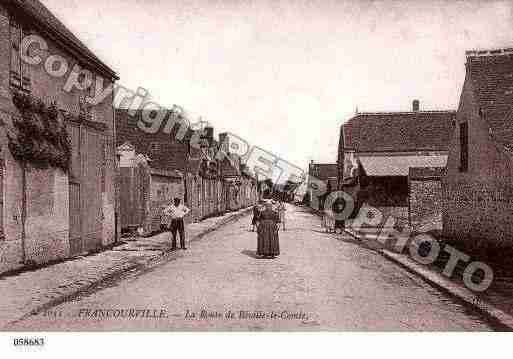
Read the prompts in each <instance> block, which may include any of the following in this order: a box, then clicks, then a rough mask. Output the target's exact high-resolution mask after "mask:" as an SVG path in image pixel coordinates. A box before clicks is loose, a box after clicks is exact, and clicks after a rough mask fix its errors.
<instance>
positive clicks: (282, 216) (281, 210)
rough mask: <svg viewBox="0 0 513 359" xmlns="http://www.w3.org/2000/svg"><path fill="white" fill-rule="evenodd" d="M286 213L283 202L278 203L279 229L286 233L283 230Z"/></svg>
mask: <svg viewBox="0 0 513 359" xmlns="http://www.w3.org/2000/svg"><path fill="white" fill-rule="evenodd" d="M286 211H287V208H286V207H285V203H283V201H280V204H279V205H278V214H279V216H280V222H281V228H282V229H283V230H284V231H286V230H287V229H286V228H285V212H286Z"/></svg>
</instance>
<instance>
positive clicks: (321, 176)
mask: <svg viewBox="0 0 513 359" xmlns="http://www.w3.org/2000/svg"><path fill="white" fill-rule="evenodd" d="M337 174H338V166H337V164H336V163H315V162H314V161H311V162H310V164H309V165H308V180H307V181H308V192H307V197H308V199H307V201H308V203H309V204H310V206H311V207H312V208H313V209H316V210H322V209H324V202H325V200H326V198H327V196H328V194H329V193H330V192H332V191H334V190H336V189H337V182H338V181H337ZM319 181H320V182H322V183H324V186H325V188H324V189H323V188H317V187H318V186H319ZM314 197H316V198H314Z"/></svg>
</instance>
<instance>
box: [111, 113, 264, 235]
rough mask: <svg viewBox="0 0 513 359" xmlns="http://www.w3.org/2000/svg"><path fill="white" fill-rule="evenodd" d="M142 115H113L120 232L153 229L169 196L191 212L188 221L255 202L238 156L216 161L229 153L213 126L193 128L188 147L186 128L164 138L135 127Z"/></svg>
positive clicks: (255, 186)
mask: <svg viewBox="0 0 513 359" xmlns="http://www.w3.org/2000/svg"><path fill="white" fill-rule="evenodd" d="M142 115H143V114H142V112H141V111H138V112H136V113H135V114H134V115H133V116H132V115H131V114H130V111H129V110H125V109H118V110H117V111H116V124H117V136H116V137H117V139H116V140H117V144H118V155H119V156H120V161H119V166H120V184H121V185H120V191H121V193H120V201H121V203H120V205H121V208H120V214H121V218H120V226H121V229H122V230H131V229H134V228H137V229H139V231H140V232H141V233H144V234H151V233H153V232H155V231H157V230H159V229H160V223H161V220H160V217H161V214H162V210H163V206H165V205H167V204H169V203H170V202H171V201H172V200H173V198H180V199H181V200H182V201H183V202H184V203H186V204H187V205H188V206H189V207H190V208H191V215H190V216H188V217H187V218H186V221H188V222H197V221H200V220H202V219H204V218H207V217H211V216H216V215H220V214H223V213H225V212H227V211H235V210H238V209H241V208H246V207H248V206H251V205H253V204H254V203H255V202H256V201H257V200H258V197H259V186H258V183H257V181H256V179H255V178H254V177H253V176H251V175H249V174H248V172H247V171H245V167H244V165H243V163H242V161H241V160H240V158H236V159H234V158H232V161H234V160H235V162H230V160H229V158H228V157H224V158H222V159H218V158H216V157H217V156H216V154H217V153H218V152H219V151H224V152H225V153H226V154H227V155H228V156H229V155H230V153H229V151H228V150H226V149H228V148H229V147H230V146H229V143H228V139H229V136H228V135H227V134H225V133H221V134H219V139H218V140H216V139H215V138H214V128H213V127H210V126H208V127H205V128H203V129H198V131H201V136H199V140H200V143H199V146H192V145H191V142H193V140H192V136H193V135H194V132H195V131H193V130H192V129H188V131H187V133H185V134H184V136H183V138H182V139H177V136H176V135H177V133H176V132H177V131H178V130H179V126H176V128H174V129H173V131H172V132H171V133H170V134H166V133H165V132H162V131H157V132H156V133H148V132H146V131H143V130H142V129H141V128H139V127H138V126H137V125H136V123H137V121H140V120H141V117H142ZM172 115H173V112H172V111H171V112H169V116H172ZM222 147H224V148H222Z"/></svg>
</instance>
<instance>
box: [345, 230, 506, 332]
mask: <svg viewBox="0 0 513 359" xmlns="http://www.w3.org/2000/svg"><path fill="white" fill-rule="evenodd" d="M345 232H346V233H348V234H349V235H351V236H353V237H354V238H356V239H360V238H361V237H360V236H359V235H358V233H356V232H354V231H351V230H347V229H346V231H345ZM376 251H377V252H378V253H379V254H381V255H382V256H383V257H385V258H386V259H388V260H390V261H392V262H394V263H396V264H398V265H400V266H401V267H403V268H404V269H406V270H407V271H409V272H410V273H413V274H415V275H417V276H419V277H420V278H421V279H423V280H424V281H425V282H427V283H429V284H430V285H431V286H433V287H435V288H437V289H439V290H441V291H442V292H444V293H446V294H449V295H451V296H453V297H455V298H457V299H458V300H460V301H462V302H464V303H465V304H466V305H469V306H471V307H472V308H474V309H475V310H477V311H478V312H480V313H482V314H484V315H485V316H486V317H488V318H490V319H491V320H492V321H493V322H494V324H497V325H498V326H499V327H500V328H501V330H504V331H513V316H511V315H509V314H508V313H506V312H504V311H502V310H500V309H499V308H497V307H495V306H494V305H492V304H490V303H489V302H488V301H486V300H484V299H482V298H480V297H479V296H478V295H476V294H475V293H474V292H472V291H471V290H470V289H468V288H465V287H464V286H462V285H460V284H458V283H455V282H453V281H451V280H450V279H449V278H445V277H443V276H442V275H440V274H439V273H437V272H436V271H434V270H432V269H430V268H429V267H428V266H425V265H422V264H419V263H417V262H415V261H414V260H413V259H411V258H408V257H407V256H405V255H403V254H398V253H395V252H392V251H390V250H387V249H379V250H376Z"/></svg>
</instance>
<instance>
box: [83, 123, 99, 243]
mask: <svg viewBox="0 0 513 359" xmlns="http://www.w3.org/2000/svg"><path fill="white" fill-rule="evenodd" d="M81 147H82V151H81V152H82V178H81V183H80V184H81V186H80V189H81V197H82V241H83V243H84V250H85V251H86V252H89V251H91V250H93V249H96V248H99V247H100V246H101V240H102V222H103V212H102V207H103V206H102V186H101V178H102V172H101V168H102V161H103V156H102V155H103V138H102V135H101V134H100V133H97V132H95V131H93V130H90V129H87V128H82V143H81Z"/></svg>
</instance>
